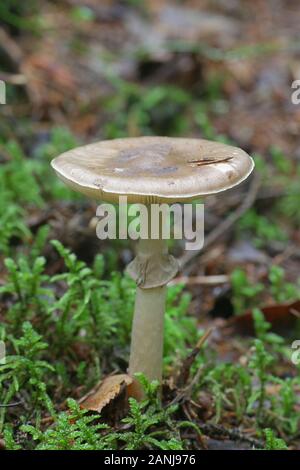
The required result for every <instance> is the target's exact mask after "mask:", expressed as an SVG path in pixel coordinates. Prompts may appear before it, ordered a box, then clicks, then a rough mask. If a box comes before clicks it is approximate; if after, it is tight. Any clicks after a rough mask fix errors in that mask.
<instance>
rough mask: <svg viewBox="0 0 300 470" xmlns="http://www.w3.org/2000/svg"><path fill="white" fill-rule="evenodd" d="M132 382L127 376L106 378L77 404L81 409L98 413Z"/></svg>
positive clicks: (119, 375) (120, 375)
mask: <svg viewBox="0 0 300 470" xmlns="http://www.w3.org/2000/svg"><path fill="white" fill-rule="evenodd" d="M132 382H133V380H132V378H131V377H130V376H129V375H127V374H118V375H111V376H109V377H106V378H105V379H104V380H102V381H101V382H100V383H99V384H98V385H97V386H96V387H95V388H94V389H93V390H91V391H90V392H89V393H88V394H87V395H85V396H84V397H83V398H81V400H80V401H79V404H80V406H81V408H84V409H86V410H90V411H97V412H98V413H100V412H101V411H102V409H103V408H104V407H105V406H107V405H108V404H109V403H111V402H112V401H113V400H115V399H116V398H117V397H118V396H119V395H120V394H121V392H122V391H123V390H124V387H125V388H126V387H128V386H129V385H130V384H132Z"/></svg>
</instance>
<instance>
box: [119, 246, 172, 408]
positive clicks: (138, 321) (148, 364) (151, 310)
mask: <svg viewBox="0 0 300 470" xmlns="http://www.w3.org/2000/svg"><path fill="white" fill-rule="evenodd" d="M145 253H147V256H149V257H150V258H151V257H154V258H155V257H156V256H161V255H164V256H165V255H167V245H166V241H165V240H140V241H139V245H138V253H137V256H143V255H145ZM171 262H172V261H171ZM166 283H167V282H164V283H163V284H164V285H160V286H159V287H154V288H142V287H137V291H136V300H135V309H134V317H133V325H132V335H131V350H130V360H129V370H128V372H129V374H130V375H131V376H133V375H134V374H135V373H137V372H142V373H143V374H144V375H145V376H146V377H147V378H148V380H150V381H152V380H158V381H161V380H162V358H163V338H164V313H165V303H166ZM129 392H130V394H131V395H132V396H135V397H136V398H138V399H140V398H142V392H141V389H140V386H139V384H138V383H137V382H136V381H134V383H133V386H131V387H130V391H129Z"/></svg>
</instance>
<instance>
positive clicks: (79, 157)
mask: <svg viewBox="0 0 300 470" xmlns="http://www.w3.org/2000/svg"><path fill="white" fill-rule="evenodd" d="M51 165H52V167H53V168H54V170H55V171H56V173H57V175H58V176H59V178H61V179H62V180H63V181H64V182H65V183H66V184H67V185H68V186H70V187H71V188H73V189H74V190H75V191H78V192H80V193H83V194H86V195H87V196H89V197H92V198H94V199H101V200H104V201H108V202H118V200H119V196H127V200H128V203H135V202H139V203H144V204H150V203H160V202H169V203H171V202H184V201H190V200H193V199H196V198H198V197H199V196H206V195H209V194H216V193H219V192H221V191H224V190H226V189H229V188H232V187H234V186H236V185H237V184H239V183H241V182H242V181H243V180H244V179H246V178H247V176H249V174H250V173H251V172H252V170H253V167H254V163H253V160H252V158H251V157H250V156H249V155H248V154H247V153H246V152H244V151H243V150H241V149H239V148H236V147H232V146H230V145H225V144H222V143H219V142H212V141H209V140H203V139H185V138H171V137H136V138H125V139H115V140H104V141H102V142H97V143H94V144H90V145H85V146H83V147H78V148H76V149H73V150H70V151H68V152H65V153H63V154H62V155H60V156H59V157H57V158H55V159H54V160H52V162H51Z"/></svg>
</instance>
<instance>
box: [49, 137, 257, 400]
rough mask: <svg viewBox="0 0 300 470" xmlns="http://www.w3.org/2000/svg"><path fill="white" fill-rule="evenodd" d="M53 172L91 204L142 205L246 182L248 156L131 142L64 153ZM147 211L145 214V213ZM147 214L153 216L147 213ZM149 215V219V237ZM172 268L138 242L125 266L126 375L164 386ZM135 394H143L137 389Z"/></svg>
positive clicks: (194, 143) (154, 245)
mask: <svg viewBox="0 0 300 470" xmlns="http://www.w3.org/2000/svg"><path fill="white" fill-rule="evenodd" d="M51 164H52V167H53V168H54V170H55V171H56V173H57V175H58V177H59V178H61V179H62V180H63V181H64V182H65V183H66V184H67V185H68V186H70V187H71V188H73V189H74V190H75V191H79V192H81V193H83V194H85V195H87V196H89V197H91V198H93V199H97V200H104V201H106V202H112V203H117V202H118V201H119V197H120V196H127V201H128V203H129V204H130V203H141V204H145V205H146V206H148V208H149V209H150V206H151V205H152V204H160V203H173V202H181V203H184V202H189V201H192V200H194V199H197V198H199V196H207V195H210V194H216V193H220V192H222V191H225V190H227V189H229V188H232V187H234V186H236V185H238V184H239V183H241V182H242V181H243V180H245V179H246V178H247V177H248V176H249V174H250V173H251V172H252V170H253V167H254V163H253V160H252V158H251V157H250V156H249V155H248V154H247V153H245V152H244V151H243V150H241V149H238V148H235V147H232V146H229V145H225V144H222V143H218V142H211V141H207V140H202V139H184V138H169V137H137V138H125V139H115V140H107V141H102V142H97V143H94V144H90V145H86V146H83V147H79V148H76V149H74V150H70V151H68V152H65V153H63V154H62V155H60V156H59V157H57V158H55V159H54V160H53V161H52V162H51ZM149 213H150V210H149ZM150 214H151V213H150ZM150 228H151V215H150V216H149V227H148V230H149V233H150ZM177 271H178V263H177V261H176V260H175V259H174V257H173V256H171V255H170V254H168V248H167V242H166V240H164V239H163V237H162V236H161V237H159V238H158V239H151V238H148V239H140V240H139V242H138V247H137V256H136V258H135V259H134V260H133V261H132V262H131V263H130V264H129V266H128V267H127V272H128V273H129V275H130V276H131V277H132V278H133V279H134V280H135V281H136V284H137V290H136V300H135V311H134V318H133V326H132V335H131V350H130V360H129V369H128V372H129V374H130V375H131V376H134V374H135V373H137V372H142V373H144V374H145V376H146V377H147V378H148V379H149V380H155V379H156V380H159V381H161V380H162V358H163V330H164V328H163V325H164V312H165V298H166V285H167V283H168V282H169V281H170V280H171V279H172V278H173V277H174V276H175V275H176V273H177ZM133 395H135V396H141V395H140V390H139V388H138V385H137V384H136V385H135V390H133Z"/></svg>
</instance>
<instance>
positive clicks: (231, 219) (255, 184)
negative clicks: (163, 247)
mask: <svg viewBox="0 0 300 470" xmlns="http://www.w3.org/2000/svg"><path fill="white" fill-rule="evenodd" d="M260 184H261V177H260V175H259V174H256V175H255V176H254V178H253V180H252V183H251V186H250V189H249V191H248V193H247V196H246V197H245V199H244V201H243V202H242V203H241V204H240V206H238V208H237V209H236V210H235V211H234V212H232V213H231V214H230V215H229V216H228V217H227V218H226V219H225V220H224V221H223V222H221V223H220V224H219V225H218V226H217V227H216V228H215V229H214V230H212V232H210V234H209V235H208V236H207V237H206V239H205V241H204V249H205V248H207V247H209V246H210V245H212V244H213V243H214V242H215V241H216V240H217V239H218V238H220V237H221V236H222V235H223V234H224V233H225V232H227V231H228V230H229V229H230V228H231V227H232V226H233V225H234V224H235V223H236V222H237V221H238V220H239V219H240V217H241V216H242V215H243V214H244V213H245V212H246V211H247V210H248V209H250V207H251V206H252V205H253V204H254V202H255V200H256V197H257V193H258V190H259V188H260ZM201 251H202V249H201V250H194V251H188V252H186V253H185V254H184V255H183V256H182V257H181V259H180V260H179V263H180V266H181V270H182V269H184V268H185V266H187V265H188V264H189V263H190V262H191V261H192V260H194V259H195V258H197V256H199V254H200V253H201Z"/></svg>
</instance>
